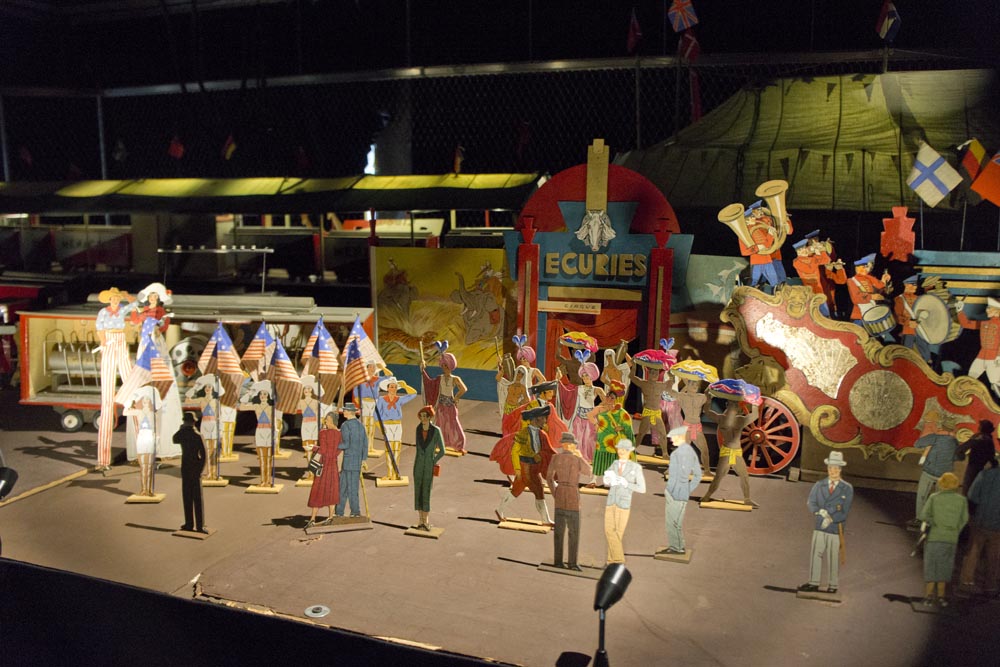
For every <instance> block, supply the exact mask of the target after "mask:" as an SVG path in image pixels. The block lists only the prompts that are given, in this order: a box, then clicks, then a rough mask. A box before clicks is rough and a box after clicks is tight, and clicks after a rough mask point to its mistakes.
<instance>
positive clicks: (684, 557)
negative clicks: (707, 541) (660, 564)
mask: <svg viewBox="0 0 1000 667" xmlns="http://www.w3.org/2000/svg"><path fill="white" fill-rule="evenodd" d="M653 558H654V559H655V560H668V561H670V562H671V563H684V564H685V565H686V564H688V563H690V562H691V549H684V552H683V553H678V552H676V551H670V550H669V549H667V547H663V548H662V549H657V550H656V553H655V554H653Z"/></svg>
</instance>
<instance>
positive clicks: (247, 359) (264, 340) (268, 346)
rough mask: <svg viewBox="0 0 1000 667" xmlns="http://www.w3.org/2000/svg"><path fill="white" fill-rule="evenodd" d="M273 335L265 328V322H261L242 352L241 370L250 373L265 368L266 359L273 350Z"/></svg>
mask: <svg viewBox="0 0 1000 667" xmlns="http://www.w3.org/2000/svg"><path fill="white" fill-rule="evenodd" d="M274 343H275V341H274V337H273V336H271V332H270V331H268V330H267V322H261V323H260V326H259V327H257V333H256V334H254V337H253V340H251V341H250V344H249V345H248V346H247V349H246V351H244V352H243V361H242V363H243V370H245V371H246V372H247V373H250V374H251V375H252V374H254V373H256V372H263V371H266V370H267V360H268V359H270V357H271V354H272V353H273V351H274Z"/></svg>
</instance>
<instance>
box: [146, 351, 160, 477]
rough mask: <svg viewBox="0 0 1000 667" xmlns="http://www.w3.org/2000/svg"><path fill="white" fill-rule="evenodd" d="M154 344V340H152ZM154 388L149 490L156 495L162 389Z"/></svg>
mask: <svg viewBox="0 0 1000 667" xmlns="http://www.w3.org/2000/svg"><path fill="white" fill-rule="evenodd" d="M150 345H152V341H150ZM152 389H153V460H152V461H150V463H149V492H150V493H152V494H153V495H156V441H157V440H159V438H160V429H158V428H156V420H157V419H159V415H158V414H156V398H157V397H158V396H159V395H160V390H159V389H157V388H156V387H152Z"/></svg>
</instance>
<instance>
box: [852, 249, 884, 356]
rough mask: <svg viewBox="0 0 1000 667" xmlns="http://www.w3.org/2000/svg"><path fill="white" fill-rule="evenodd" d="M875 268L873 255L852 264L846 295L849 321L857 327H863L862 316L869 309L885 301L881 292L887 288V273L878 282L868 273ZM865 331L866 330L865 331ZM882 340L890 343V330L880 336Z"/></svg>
mask: <svg viewBox="0 0 1000 667" xmlns="http://www.w3.org/2000/svg"><path fill="white" fill-rule="evenodd" d="M874 266H875V253H870V254H868V255H865V256H864V257H862V258H861V259H859V260H857V261H856V262H854V277H852V278H851V279H850V280H848V281H847V293H848V294H849V295H850V296H851V303H853V304H854V307H853V308H852V309H851V321H852V322H854V323H855V324H857V325H858V326H859V327H864V324H865V323H864V314H865V312H866V311H868V310H869V309H871V308H874V307H875V306H877V305H879V303H878V302H881V301H885V295H884V294H882V291H883V290H885V289H887V288H888V285H889V272H888V271H883V272H882V279H881V280H879V279H878V278H875V277H873V276H871V275H869V272H870V271H871V270H872V267H874ZM866 330H867V329H866ZM878 335H880V336H882V337H883V340H887V341H890V342H891V341H892V335H891V329H887V330H885V331H883V332H881V333H880V334H878Z"/></svg>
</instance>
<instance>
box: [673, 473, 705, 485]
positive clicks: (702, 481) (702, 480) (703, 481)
mask: <svg viewBox="0 0 1000 667" xmlns="http://www.w3.org/2000/svg"><path fill="white" fill-rule="evenodd" d="M663 479H670V475H668V474H667V473H663ZM713 479H715V475H704V474H703V475H702V476H701V483H702V484H704V483H706V482H711V481H712V480H713Z"/></svg>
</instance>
